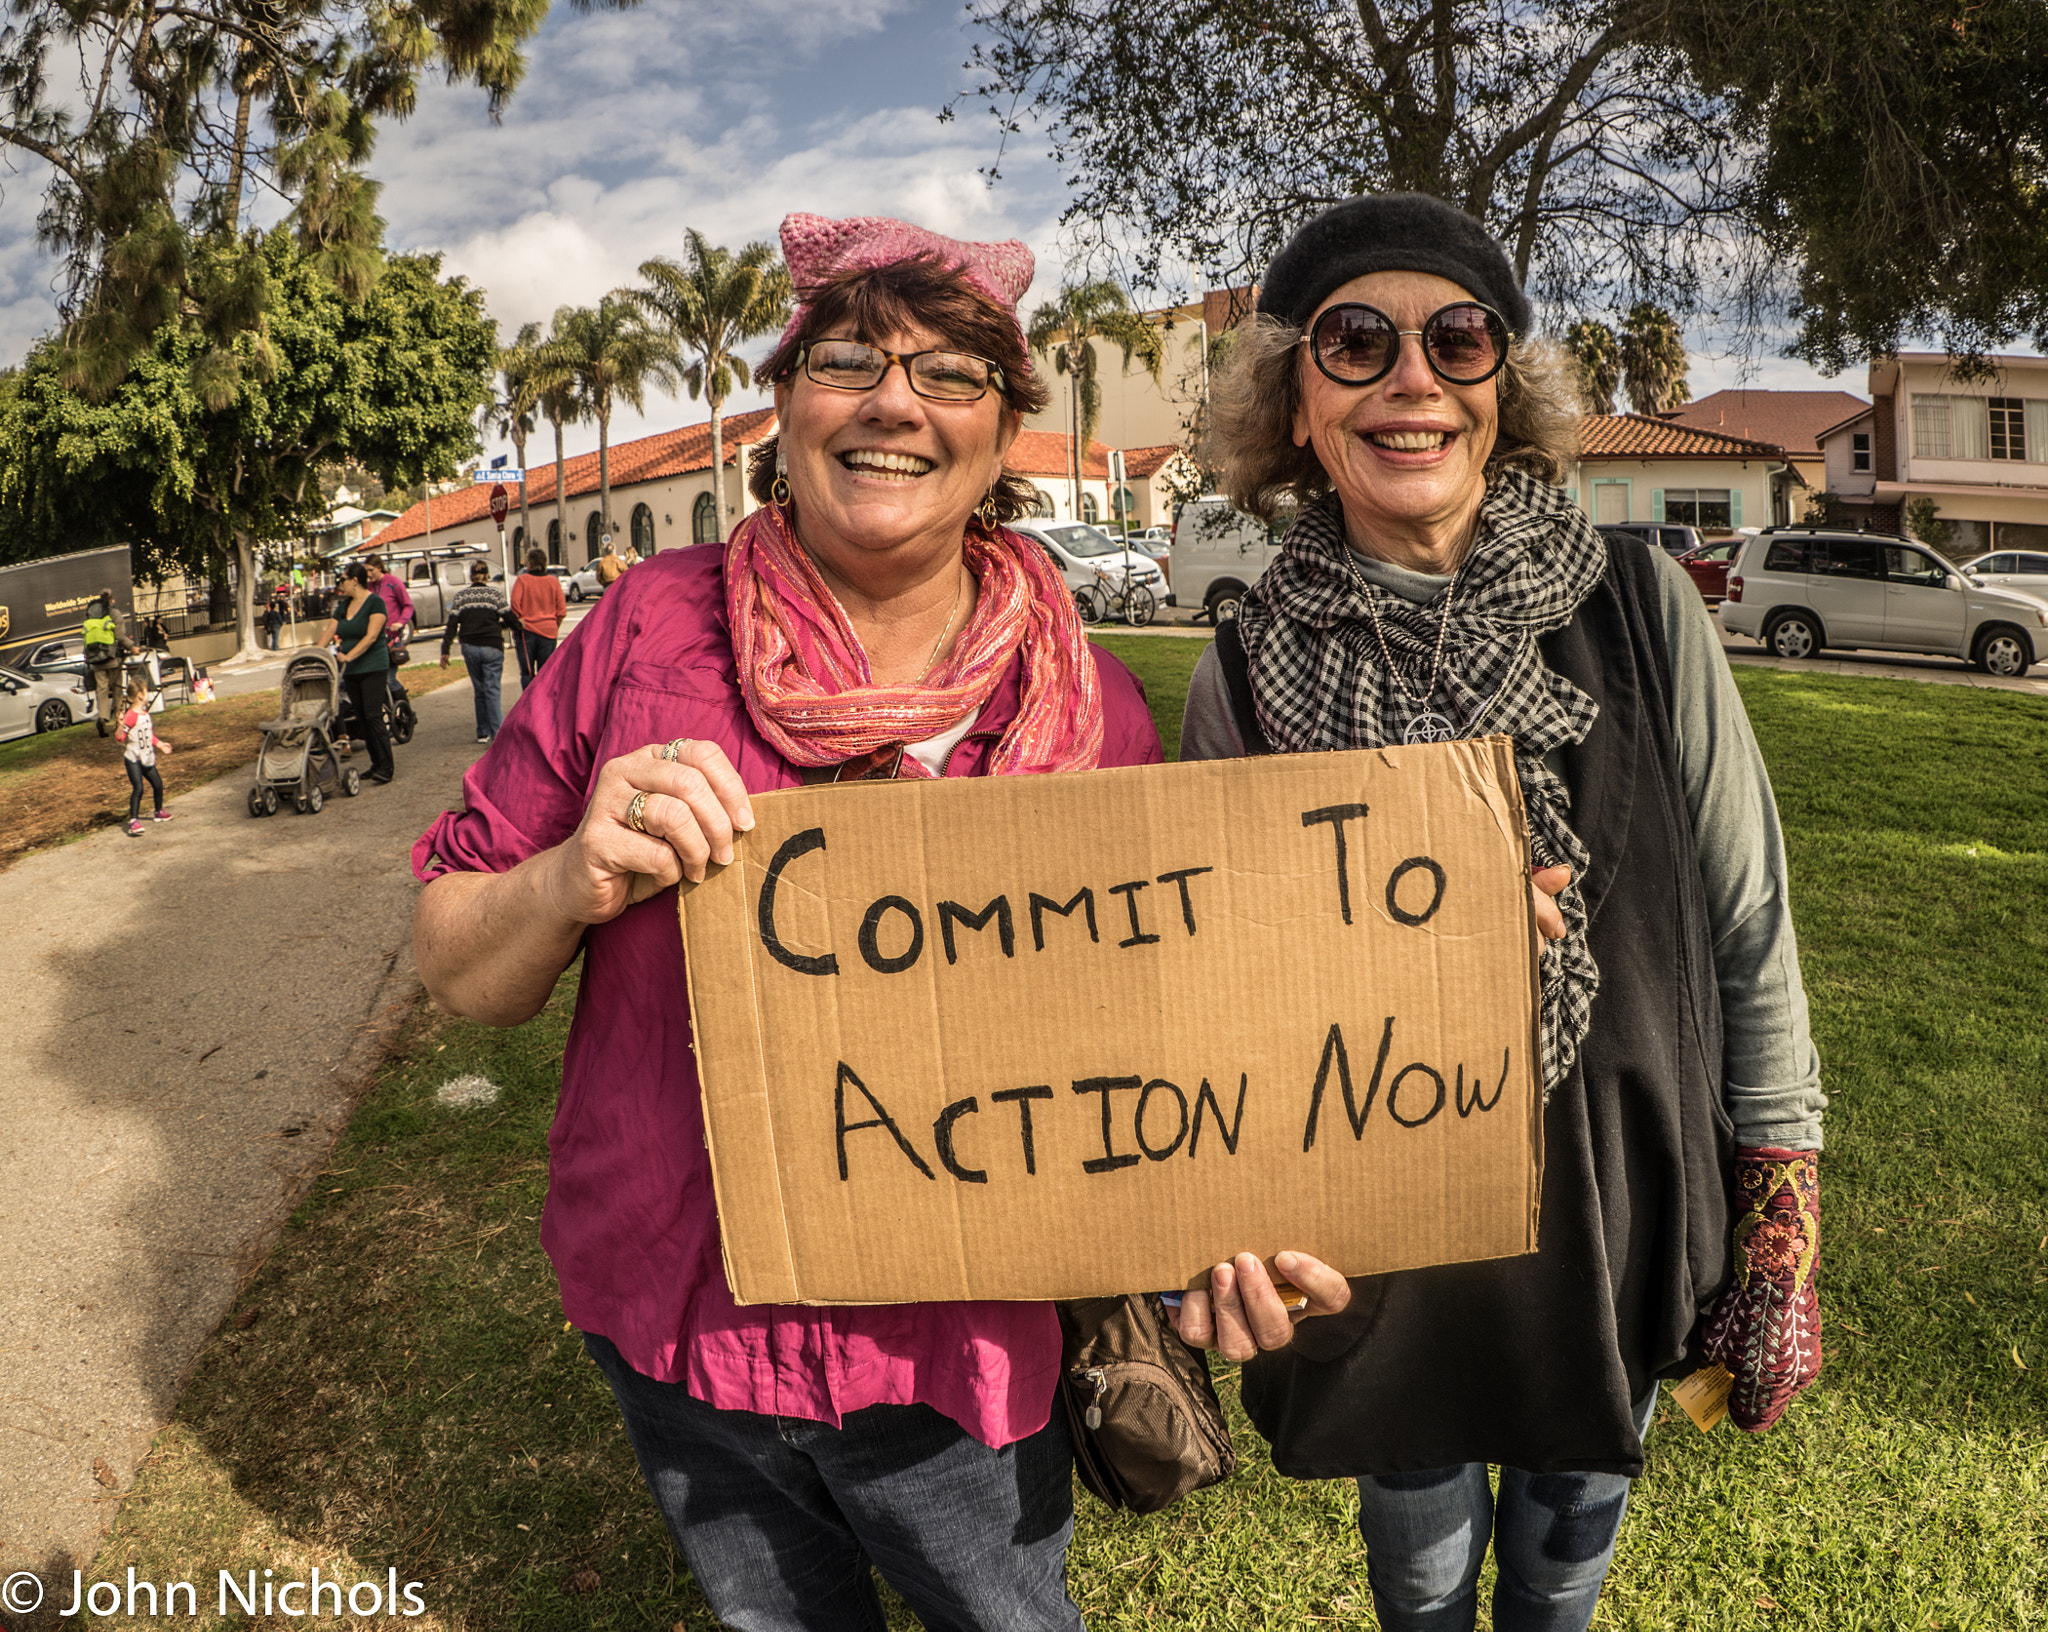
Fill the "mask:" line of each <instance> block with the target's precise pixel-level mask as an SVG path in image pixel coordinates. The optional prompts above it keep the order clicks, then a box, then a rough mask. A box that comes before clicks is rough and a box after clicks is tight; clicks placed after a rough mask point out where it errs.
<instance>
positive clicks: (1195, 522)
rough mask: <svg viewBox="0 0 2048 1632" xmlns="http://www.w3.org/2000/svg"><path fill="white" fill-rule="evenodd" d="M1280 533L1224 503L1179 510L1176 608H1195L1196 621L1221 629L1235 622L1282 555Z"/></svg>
mask: <svg viewBox="0 0 2048 1632" xmlns="http://www.w3.org/2000/svg"><path fill="white" fill-rule="evenodd" d="M1283 531H1284V527H1283V526H1282V525H1281V524H1279V523H1276V524H1275V525H1273V526H1271V527H1268V526H1267V525H1266V524H1265V523H1264V522H1263V521H1259V520H1256V519H1255V518H1253V517H1251V516H1247V515H1245V514H1244V513H1243V512H1241V511H1238V510H1233V509H1232V508H1231V507H1230V501H1229V500H1228V499H1222V498H1215V497H1210V498H1204V499H1195V500H1192V501H1191V502H1189V503H1187V504H1184V505H1182V506H1181V507H1180V514H1179V515H1178V516H1177V517H1176V518H1175V520H1174V524H1173V554H1172V563H1173V593H1174V599H1175V604H1176V605H1180V606H1193V607H1199V608H1200V609H1201V610H1200V612H1198V613H1197V616H1200V617H1206V618H1207V619H1208V620H1209V621H1210V622H1211V623H1223V622H1225V621H1227V620H1228V619H1231V618H1234V617H1236V616H1237V603H1238V601H1239V600H1240V599H1241V598H1242V597H1243V595H1244V592H1245V591H1246V590H1248V589H1250V588H1251V587H1252V585H1253V584H1256V583H1257V582H1258V581H1259V577H1260V575H1261V574H1262V573H1264V572H1265V570H1266V565H1267V563H1268V562H1270V561H1271V560H1272V559H1273V557H1274V556H1276V555H1278V554H1279V553H1280V535H1281V533H1282V532H1283Z"/></svg>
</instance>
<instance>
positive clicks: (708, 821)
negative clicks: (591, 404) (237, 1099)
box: [414, 216, 1161, 1632]
mask: <svg viewBox="0 0 2048 1632" xmlns="http://www.w3.org/2000/svg"><path fill="white" fill-rule="evenodd" d="M782 240H783V249H784V254H785V256H786V258H787V260H788V263H789V267H790V271H791V274H792V277H793V279H794V282H795V285H796V289H797V294H798V301H799V304H798V307H797V311H796V315H795V316H794V317H793V318H792V319H791V322H790V325H789V327H788V329H787V330H786V331H785V332H784V334H783V336H782V340H781V342H780V344H779V345H778V346H777V348H776V350H775V352H774V353H773V355H772V356H771V357H770V358H769V359H768V361H767V362H766V363H765V364H763V365H762V369H761V370H760V372H761V373H762V375H763V376H765V378H767V379H769V380H771V381H773V382H774V386H775V405H776V412H777V417H778V424H779V435H778V436H777V437H776V438H774V439H771V440H770V441H769V442H767V443H765V444H764V445H763V446H762V448H761V450H760V452H759V453H758V454H757V455H756V457H755V460H754V464H753V467H752V473H751V486H752V490H753V491H754V493H755V494H756V496H757V497H759V498H760V500H761V501H762V507H761V508H760V509H759V510H757V511H756V512H755V513H754V514H753V515H752V516H750V517H749V518H748V519H747V520H746V521H745V522H744V523H742V524H741V526H740V527H739V528H738V529H737V530H736V531H735V533H734V535H733V537H732V540H731V542H730V543H728V544H726V545H723V546H719V545H705V546H701V547H698V548H694V549H687V550H679V551H672V552H669V553H667V554H663V555H658V556H656V557H654V558H653V559H651V560H649V561H646V562H644V563H642V564H641V566H640V567H639V568H638V569H636V570H635V571H633V572H632V573H630V574H628V575H627V576H626V577H624V578H622V579H621V580H620V582H619V583H618V585H617V586H615V587H614V588H613V590H612V591H611V592H610V593H609V594H607V595H606V596H605V598H604V600H603V601H602V602H601V603H600V604H599V606H598V608H597V609H596V611H594V612H592V613H591V614H590V615H589V617H588V618H587V619H586V621H585V625H584V627H583V630H582V633H581V634H579V635H578V637H577V639H576V640H575V641H573V642H571V643H570V644H569V645H568V646H567V647H565V648H563V650H562V651H561V653H560V654H559V655H558V656H557V658H556V660H555V661H554V662H553V663H552V664H550V665H549V666H548V668H547V671H546V673H545V674H544V675H542V676H540V677H539V678H537V679H536V681H535V682H534V684H533V686H532V688H531V689H530V690H529V691H528V693H527V694H526V696H525V697H524V698H523V699H522V701H521V704H520V706H519V708H518V709H517V710H516V711H515V712H514V713H513V715H512V716H511V717H510V718H509V719H507V720H506V722H505V727H504V730H503V731H502V732H501V733H500V735H499V736H498V739H497V741H496V742H495V743H494V744H493V746H492V748H491V751H490V752H489V753H488V754H486V755H485V756H484V758H483V759H481V760H480V761H478V763H477V764H476V765H475V766H474V767H472V768H471V770H470V772H469V774H468V776H467V778H466V779H465V783H464V792H465V796H466V798H465V805H466V808H465V809H463V810H461V811H456V812H450V813H449V814H447V815H445V816H443V817H441V818H440V819H439V820H438V821H437V822H436V823H435V824H434V825H433V826H432V827H431V828H429V829H428V831H427V832H426V833H425V834H424V835H423V836H422V837H421V839H420V841H419V843H418V844H417V846H415V849H414V867H415V870H416V871H417V872H418V873H419V875H420V877H421V878H423V879H425V880H427V881H428V883H427V888H426V889H425V891H424V892H423V893H422V895H421V897H420V903H419V911H418V917H417V920H416V924H415V945H416V948H417V954H418V961H419V967H420V971H421V975H422V978H423V979H424V980H425V982H426V985H427V989H428V990H429V992H431V993H432V995H433V997H434V999H435V1001H436V1002H438V1003H439V1004H440V1005H441V1006H442V1007H443V1008H446V1009H449V1010H451V1011H453V1012H455V1013H458V1014H465V1015H469V1016H472V1017H474V1018H477V1019H480V1020H483V1021H486V1022H488V1023H493V1024H500V1025H517V1024H519V1023H520V1022H521V1021H523V1020H525V1019H527V1018H529V1017H530V1016H531V1015H532V1014H534V1013H535V1012H536V1011H537V1010H538V1009H539V1008H540V1007H541V1005H542V1004H543V1003H544V1002H545V1001H546V1000H547V997H548V995H549V993H550V992H551V991H552V990H553V989H554V985H555V982H556V980H557V978H558V977H559V976H560V975H561V973H562V971H563V970H564V969H565V968H567V967H568V965H569V963H570V961H571V960H572V959H574V958H575V957H576V955H577V954H578V953H579V952H581V953H582V954H583V956H584V958H585V960H586V961H585V971H584V973H585V978H584V980H583V981H582V984H581V987H580V991H579V995H578V1000H577V1011H576V1018H575V1023H574V1025H573V1027H572V1028H571V1032H570V1038H569V1045H568V1049H567V1052H566V1054H565V1056H564V1059H563V1070H562V1098H561V1104H560V1107H559V1110H558V1111H557V1114H556V1118H555V1125H554V1129H553V1132H552V1134H551V1136H550V1145H551V1150H552V1161H551V1164H550V1181H549V1193H548V1202H547V1210H546V1215H545V1218H544V1221H543V1224H542V1241H543V1244H544V1245H545V1246H546V1248H547V1250H548V1253H549V1255H550V1257H551V1258H552V1259H553V1262H554V1266H555V1271H556V1274H557V1277H558V1278H559V1280H560V1283H561V1288H562V1303H563V1308H564V1310H565V1312H566V1313H567V1314H568V1315H569V1317H570V1319H572V1320H573V1321H575V1322H576V1323H577V1324H578V1325H579V1326H581V1327H582V1328H583V1330H584V1332H585V1334H586V1337H585V1342H586V1345H587V1347H588V1348H589V1351H590V1353H591V1355H592V1357H593V1359H594V1360H595V1361H596V1362H597V1364H598V1365H599V1366H600V1367H601V1368H602V1369H603V1371H604V1373H605V1375H606V1377H607V1378H608V1380H609V1381H610V1383H611V1385H612V1389H613V1392H614V1394H615V1395H616V1397H617V1399H618V1401H619V1406H620V1410H621V1413H622V1415H623V1416H624V1418H625V1424H626V1429H627V1432H628V1434H629V1436H630V1437H631V1439H632V1442H633V1446H634V1450H635V1452H636V1454H637V1455H638V1457H639V1459H640V1465H641V1469H642V1471H643V1473H644V1474H645V1476H646V1478H647V1482H648V1486H649V1488H650V1490H651V1491H652V1492H653V1494H654V1497H655V1500H656V1502H657V1503H658V1504H659V1505H660V1507H661V1510H662V1513H663V1516H664V1517H665V1518H666V1520H667V1522H668V1525H669V1528H670V1531H671V1532H672V1534H673V1535H674V1536H675V1538H676V1541H677V1544H678V1545H679V1547H680V1548H681V1549H682V1552H683V1555H684V1557H685V1559H686V1560H687V1561H688V1563H689V1566H690V1568H691V1570H692V1572H693V1573H694V1574H695V1575H696V1577H697V1579H698V1582H699V1584H700V1585H701V1586H702V1587H703V1589H704V1591H705V1594H706V1596H707V1597H708V1598H709V1599H710V1601H711V1605H712V1608H713V1609H714V1611H715V1612H716V1613H717V1614H718V1615H719V1616H720V1617H721V1618H722V1619H724V1620H726V1621H727V1622H729V1623H731V1624H733V1625H735V1626H745V1627H749V1628H765V1629H781V1628H789V1629H796V1628H803V1629H806V1632H809V1629H827V1628H829V1629H838V1628H846V1629H848V1632H852V1629H856V1628H857V1629H861V1632H871V1629H874V1628H879V1627H880V1626H881V1625H882V1624H883V1618H882V1613H881V1609H880V1604H879V1601H878V1598H877V1595H876V1591H875V1587H874V1582H873V1576H872V1569H873V1568H879V1569H880V1571H881V1572H882V1574H883V1575H884V1576H886V1577H887V1578H888V1580H889V1581H890V1583H891V1584H892V1585H893V1586H894V1587H896V1589H897V1590H898V1591H899V1592H901V1593H902V1594H903V1596H904V1597H905V1598H906V1599H907V1600H908V1601H909V1602H910V1604H911V1605H912V1607H913V1608H914V1609H915V1610H916V1612H917V1614H918V1615H919V1617H920V1618H921V1619H922V1621H923V1623H924V1624H925V1625H926V1626H927V1627H930V1628H933V1629H941V1628H961V1629H975V1628H985V1627H986V1628H993V1627H998V1626H1000V1627H1004V1628H1014V1629H1018V1632H1023V1629H1034V1632H1035V1629H1040V1628H1045V1629H1052V1628H1062V1629H1070V1628H1076V1627H1079V1626H1080V1624H1081V1621H1080V1615H1079V1612H1078V1611H1077V1610H1076V1609H1075V1608H1074V1605H1073V1603H1072V1601H1071V1599H1070V1598H1069V1597H1068V1595H1067V1592H1066V1587H1065V1559H1066V1548H1067V1542H1068V1539H1069V1536H1070V1535H1071V1532H1072V1528H1073V1507H1072V1494H1071V1489H1072V1487H1071V1467H1072V1448H1071V1445H1070V1444H1069V1442H1068V1439H1067V1431H1066V1427H1065V1424H1064V1420H1063V1418H1062V1416H1061V1415H1060V1414H1059V1413H1058V1412H1056V1411H1054V1410H1053V1392H1054V1387H1055V1383H1056V1380H1057V1374H1058V1368H1059V1354H1060V1338H1059V1329H1058V1323H1057V1321H1056V1319H1055V1317H1054V1314H1053V1311H1052V1309H1051V1307H1050V1306H1049V1305H1046V1304H1020V1303H928V1304H903V1305H890V1306H880V1307H875V1306H868V1307H856V1308H798V1307H788V1308H783V1307H773V1306H768V1307H763V1306H749V1307H746V1308H741V1307H738V1306H736V1305H735V1304H734V1302H733V1300H732V1297H731V1294H730V1292H729V1291H728V1289H727V1286H726V1283H725V1278H724V1274H723V1271H722V1268H721V1263H720V1252H719V1239H718V1220H717V1214H716V1211H715V1208H714V1206H713V1201H712V1189H711V1175H710V1168H709V1163H708V1159H707V1157H706V1153H705V1148H704V1132H703V1124H702V1121H701V1110H700V1105H699V1090H698V1083H697V1075H696V1069H695V1062H694V1056H693V1055H692V1053H691V1033H690V1019H689V1014H690V1010H689V1001H688V984H687V982H688V971H687V970H686V969H685V967H684V960H683V950H682V945H681V936H680V933H679V930H678V926H677V916H676V902H675V897H674V886H675V885H676V884H677V882H678V881H679V879H681V878H683V877H685V876H687V877H689V878H692V879H697V878H701V877H702V876H703V873H704V870H705V868H706V866H707V865H708V864H710V863H712V862H719V863H723V862H725V861H726V860H728V859H730V857H731V855H732V852H733V845H734V842H735V838H736V835H738V834H740V833H743V832H744V831H745V830H746V829H747V828H748V827H750V826H751V825H752V815H751V811H750V807H749V803H748V796H749V794H751V793H760V792H765V791H767V790H770V789H774V788H782V787H789V786H793V785H795V784H797V783H799V782H802V781H806V780H821V779H830V778H832V777H834V776H841V777H852V776H873V775H885V776H886V775H894V776H902V777H926V776H986V775H1029V774H1037V773H1043V772H1055V771H1064V770H1084V769H1089V768H1092V767H1095V766H1098V765H1132V764H1143V763H1150V762H1156V761H1157V760H1158V759H1159V758H1160V757H1161V754H1160V747H1159V739H1158V734H1157V732H1156V731H1155V730H1154V728H1153V725H1152V721H1151V717H1150V715H1149V713H1148V712H1147V710H1146V707H1145V701H1144V696H1143V693H1142V692H1141V691H1140V689H1139V687H1138V684H1137V682H1136V681H1135V680H1134V679H1133V678H1132V676H1131V675H1130V673H1129V672H1128V671H1127V670H1125V669H1124V668H1123V667H1122V666H1121V665H1120V664H1118V663H1117V662H1116V661H1115V660H1114V659H1112V658H1110V657H1107V656H1106V655H1104V654H1102V653H1100V652H1098V651H1096V650H1095V649H1094V648H1092V647H1090V646H1089V645H1088V644H1087V642H1086V639H1085V637H1084V635H1083V631H1082V628H1081V624H1080V620H1079V617H1078V614H1077V613H1076V610H1075V607H1074V603H1073V600H1072V597H1071V596H1069V595H1068V593H1067V591H1066V588H1065V586H1064V584H1063V583H1062V582H1061V581H1060V579H1059V577H1058V575H1057V573H1056V572H1055V571H1054V570H1053V569H1052V567H1051V566H1050V564H1049V563H1048V562H1047V560H1046V559H1045V557H1044V555H1043V554H1042V553H1041V552H1040V551H1039V550H1037V549H1036V548H1035V547H1033V546H1031V545H1030V544H1029V543H1027V542H1026V541H1025V540H1023V539H1022V538H1020V537H1019V536H1018V535H1016V534H1014V533H1011V532H1008V531H1006V530H1005V529H1004V528H1003V526H1002V525H1001V524H1002V523H1003V522H1005V521H1007V520H1009V519H1010V518H1012V517H1014V516H1017V515H1020V514H1023V513H1024V512H1025V510H1026V508H1027V505H1028V502H1029V499H1030V497H1031V494H1030V490H1029V488H1028V487H1027V486H1026V485H1025V484H1024V483H1022V482H1021V481H1020V480H1019V479H1017V478H1015V477H1012V476H1008V475H1006V474H1005V473H1004V471H1003V455H1004V453H1005V451H1006V450H1007V449H1008V447H1009V445H1010V443H1011V441H1012V440H1013V439H1014V438H1015V436H1016V434H1017V430H1018V428H1019V426H1020V424H1021V422H1022V419H1023V416H1024V415H1025V414H1027V413H1030V412H1032V411H1034V410H1036V409H1037V408H1039V407H1041V406H1042V405H1043V403H1044V401H1045V395H1046V394H1045V388H1044V387H1043V385H1042V384H1041V383H1040V382H1039V381H1038V379H1037V378H1036V377H1035V375H1034V374H1033V372H1032V369H1031V363H1030V356H1029V353H1028V351H1027V349H1026V347H1025V344H1024V339H1023V335H1022V333H1021V332H1020V330H1019V328H1018V324H1017V316H1016V303H1017V300H1018V299H1019V298H1020V297H1021V295H1022V294H1023V292H1024V290H1025V289H1026V288H1027V287H1028V285H1029V284H1030V281H1031V271H1032V262H1031V255H1030V252H1029V251H1028V250H1027V249H1025V248H1024V246H1023V245H1022V244H1017V243H1002V244H963V243H958V242H955V241H953V240H951V239H947V238H941V237H938V236H936V235H935V234H931V233H928V232H925V231H923V230H921V229H919V228H916V227H912V226H909V225H907V224H905V223H903V222H899V221H890V220H885V219H879V218H860V219H855V220H850V221H826V220H823V219H821V218H819V217H816V216H791V217H790V218H789V219H788V220H787V221H785V222H784V223H783V229H782ZM871 1567H872V1568H871Z"/></svg>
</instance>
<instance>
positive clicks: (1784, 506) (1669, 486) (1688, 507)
mask: <svg viewBox="0 0 2048 1632" xmlns="http://www.w3.org/2000/svg"><path fill="white" fill-rule="evenodd" d="M1571 481H1572V487H1573V490H1574V492H1575V494H1576V496H1577V498H1578V501H1579V505H1580V507H1581V508H1582V509H1584V511H1585V512H1586V514H1587V515H1589V516H1591V517H1592V518H1593V520H1594V521H1596V522H1603V521H1647V522H1665V523H1670V524H1673V525H1684V526H1690V527H1697V528H1699V529H1700V531H1702V532H1704V533H1708V534H1714V533H1730V532H1734V531H1736V530H1737V529H1739V528H1742V527H1768V526H1770V525H1772V524H1773V523H1774V522H1781V521H1789V520H1791V519H1793V514H1794V511H1795V508H1796V506H1795V500H1794V495H1795V492H1796V490H1797V489H1798V487H1799V477H1798V474H1797V472H1796V471H1795V470H1794V469H1793V467H1792V464H1791V462H1790V461H1789V460H1787V459H1786V457H1785V451H1784V449H1782V448H1781V447H1779V446H1778V445H1777V444H1775V443H1770V442H1753V441H1751V440H1749V439H1748V438H1747V437H1740V436H1730V435H1727V434H1726V433H1725V432H1721V431H1707V430H1700V429H1697V428H1695V427H1693V426H1691V425H1682V424H1679V423H1677V422H1676V421H1674V420H1670V419H1662V418H1652V417H1650V416H1649V415H1646V414H1588V415H1586V416H1585V418H1584V419H1583V420H1582V421H1581V422H1580V452H1579V463H1578V465H1577V467H1576V469H1575V470H1574V472H1573V475H1572V479H1571Z"/></svg>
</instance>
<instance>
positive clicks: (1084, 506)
mask: <svg viewBox="0 0 2048 1632" xmlns="http://www.w3.org/2000/svg"><path fill="white" fill-rule="evenodd" d="M1081 519H1082V520H1083V521H1085V522H1087V523H1089V524H1090V525H1091V526H1092V525H1093V524H1094V523H1096V522H1098V521H1100V520H1101V519H1102V506H1101V505H1099V504H1097V503H1096V502H1095V495H1094V494H1093V493H1088V492H1083V493H1082V495H1081Z"/></svg>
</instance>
